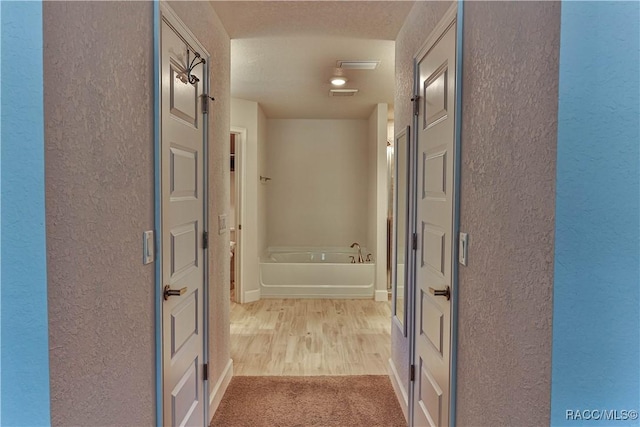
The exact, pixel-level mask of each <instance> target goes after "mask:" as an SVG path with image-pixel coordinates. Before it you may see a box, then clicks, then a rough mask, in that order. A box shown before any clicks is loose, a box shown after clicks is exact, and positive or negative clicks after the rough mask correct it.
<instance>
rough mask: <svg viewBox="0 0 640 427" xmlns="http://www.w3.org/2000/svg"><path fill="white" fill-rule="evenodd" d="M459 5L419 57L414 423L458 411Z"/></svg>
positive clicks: (440, 422) (442, 422) (437, 421)
mask: <svg viewBox="0 0 640 427" xmlns="http://www.w3.org/2000/svg"><path fill="white" fill-rule="evenodd" d="M457 42H458V33H457V7H456V5H454V6H452V7H451V9H449V12H448V13H447V14H446V15H445V17H444V18H443V19H442V21H441V22H440V24H439V25H438V26H437V27H436V29H435V30H434V31H433V33H432V35H431V36H430V37H429V38H428V39H427V43H426V44H425V45H424V47H423V48H422V49H421V51H420V52H419V53H418V55H417V56H416V57H415V71H414V76H415V77H414V81H415V94H416V95H415V97H414V102H415V103H416V105H415V109H414V111H416V115H415V116H414V121H413V126H414V129H415V132H414V133H413V135H412V136H413V137H414V141H413V142H414V143H413V147H414V148H413V150H412V154H413V160H412V161H413V163H414V165H415V169H414V170H416V172H417V173H416V176H414V183H413V192H412V198H413V203H412V206H413V207H414V209H415V211H414V212H415V220H414V222H413V224H412V226H413V233H414V234H413V237H414V242H415V245H414V269H413V282H414V286H413V289H412V296H411V297H412V308H413V310H412V311H413V313H412V314H413V320H412V322H410V327H411V344H412V350H411V358H412V360H411V362H412V364H411V374H410V375H411V381H412V383H411V387H410V411H409V412H410V414H411V419H410V424H411V425H417V426H422V425H431V426H448V425H450V424H451V421H452V417H453V396H454V393H453V391H454V389H453V385H454V384H453V374H452V368H453V366H454V357H453V350H454V349H455V340H454V339H453V334H454V332H453V331H454V327H453V326H454V321H455V316H454V310H453V304H454V301H455V295H456V292H455V289H456V280H455V277H456V271H457V262H456V258H457V256H456V255H457V247H456V243H457V242H456V239H455V236H456V233H457V229H458V227H457V223H458V215H457V203H456V200H457V197H458V190H457V186H458V182H459V179H458V173H459V172H458V170H459V166H458V159H459V155H458V151H457V149H458V146H459V144H458V143H457V138H458V137H459V132H458V129H459V127H457V124H458V123H459V120H460V115H459V108H458V107H459V102H458V89H459V87H458V81H459V77H458V76H459V67H458V57H457V46H458V44H457Z"/></svg>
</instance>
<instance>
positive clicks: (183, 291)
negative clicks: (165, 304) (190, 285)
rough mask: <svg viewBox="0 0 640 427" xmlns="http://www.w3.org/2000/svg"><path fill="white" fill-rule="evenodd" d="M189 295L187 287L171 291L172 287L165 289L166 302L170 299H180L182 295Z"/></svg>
mask: <svg viewBox="0 0 640 427" xmlns="http://www.w3.org/2000/svg"><path fill="white" fill-rule="evenodd" d="M186 293H187V287H186V286H185V287H184V288H180V289H171V286H169V285H167V286H165V287H164V300H165V301H166V300H168V299H169V297H179V296H180V295H184V294H186Z"/></svg>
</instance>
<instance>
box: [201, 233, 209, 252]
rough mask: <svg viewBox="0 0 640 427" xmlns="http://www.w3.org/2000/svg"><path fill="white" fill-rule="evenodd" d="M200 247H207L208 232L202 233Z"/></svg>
mask: <svg viewBox="0 0 640 427" xmlns="http://www.w3.org/2000/svg"><path fill="white" fill-rule="evenodd" d="M202 249H209V232H208V231H205V232H204V233H202Z"/></svg>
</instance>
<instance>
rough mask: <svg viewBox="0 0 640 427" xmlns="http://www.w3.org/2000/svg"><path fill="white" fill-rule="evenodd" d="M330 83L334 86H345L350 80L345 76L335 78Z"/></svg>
mask: <svg viewBox="0 0 640 427" xmlns="http://www.w3.org/2000/svg"><path fill="white" fill-rule="evenodd" d="M329 81H330V82H331V84H332V85H334V86H343V85H344V84H345V83H347V81H348V79H347V78H346V77H344V76H333V77H331V80H329Z"/></svg>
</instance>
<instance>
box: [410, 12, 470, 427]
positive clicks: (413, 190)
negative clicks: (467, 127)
mask: <svg viewBox="0 0 640 427" xmlns="http://www.w3.org/2000/svg"><path fill="white" fill-rule="evenodd" d="M463 11H464V0H456V1H454V3H453V4H452V5H451V7H450V8H449V9H448V10H447V12H446V13H445V14H444V16H443V17H442V19H441V20H440V22H439V23H438V24H437V25H436V27H435V28H434V29H433V31H432V32H431V34H429V36H428V37H427V39H426V40H425V42H424V43H423V45H422V47H421V48H420V49H419V50H418V53H416V54H415V55H414V57H413V76H414V79H413V87H414V89H413V93H414V96H417V95H415V94H419V93H420V88H419V85H420V73H419V64H420V61H421V60H422V59H423V58H424V57H425V56H426V54H427V53H428V52H429V50H430V49H431V48H432V47H433V46H434V45H435V44H436V43H437V42H438V40H439V39H440V37H441V36H442V35H444V33H445V31H446V30H447V28H449V26H450V25H451V24H452V23H453V22H456V25H457V27H456V70H455V78H456V94H455V99H456V106H455V123H454V132H455V135H454V152H455V159H454V171H453V179H454V183H453V188H454V193H455V194H454V197H453V233H452V238H453V239H454V243H453V244H452V246H451V248H452V258H451V263H452V269H451V280H452V286H451V350H450V363H449V366H450V368H449V369H450V371H449V378H450V386H449V413H450V416H449V425H450V426H451V427H453V426H455V417H456V389H457V387H456V371H457V353H458V352H457V347H458V346H457V341H458V334H457V329H458V244H457V239H458V235H459V233H460V164H461V162H460V143H461V130H462V46H463V43H462V41H463V40H462V35H463ZM418 125H419V124H418V117H417V116H416V115H413V117H412V124H411V126H412V127H413V129H414V131H412V132H411V144H410V153H411V154H410V155H411V157H412V159H411V161H410V163H411V165H410V168H411V180H410V181H411V182H410V183H409V184H408V185H409V191H410V194H411V200H410V202H409V211H410V213H409V219H410V227H407V239H410V238H412V236H413V235H414V234H415V233H416V232H417V223H416V219H417V189H418V174H417V172H418V163H417V162H418V132H417V131H415V129H418ZM416 253H417V251H416V250H415V249H414V250H413V253H412V254H411V256H410V257H408V260H407V262H410V263H411V266H408V268H409V269H410V270H409V274H408V281H409V283H408V286H407V287H408V289H407V293H408V294H407V298H409V301H408V313H407V320H408V323H409V332H408V336H409V366H410V367H412V366H415V364H416V361H415V350H416V343H415V329H416V327H417V324H416V317H415V316H416V312H417V310H416V301H415V289H416V265H417V264H416V263H417V259H416ZM415 375H417V373H416V374H415ZM414 384H415V382H410V384H409V426H413V423H414V418H413V417H414V411H415V408H414V405H413V401H414V399H413V394H414V393H415V390H414Z"/></svg>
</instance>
